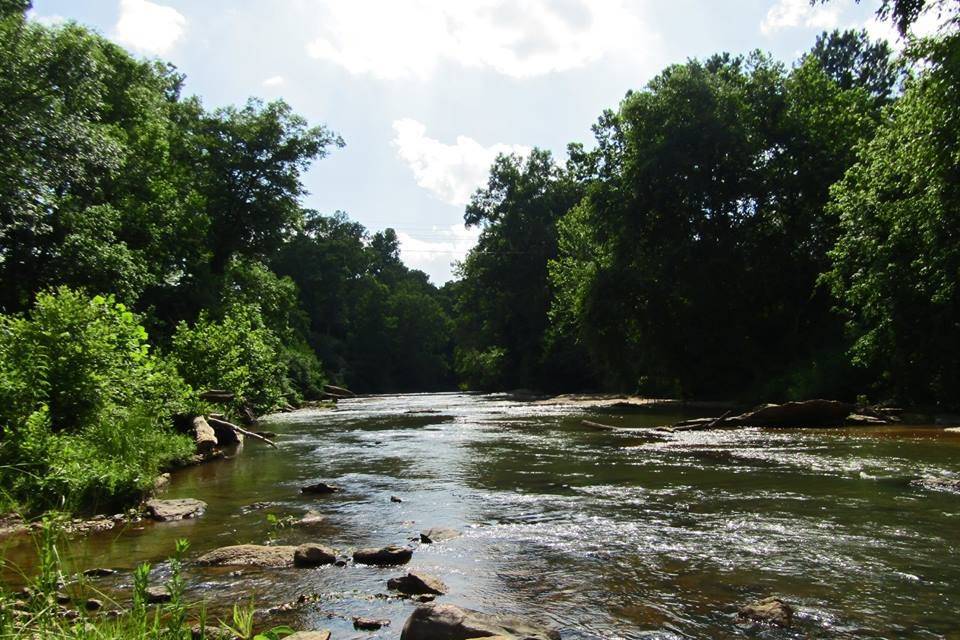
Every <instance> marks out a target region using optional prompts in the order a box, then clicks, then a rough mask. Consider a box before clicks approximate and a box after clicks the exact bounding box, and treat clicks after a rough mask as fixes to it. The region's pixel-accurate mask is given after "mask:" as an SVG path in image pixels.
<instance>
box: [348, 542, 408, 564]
mask: <svg viewBox="0 0 960 640" xmlns="http://www.w3.org/2000/svg"><path fill="white" fill-rule="evenodd" d="M412 557H413V549H409V548H407V547H398V546H396V545H390V546H388V547H382V548H380V549H357V550H356V551H354V552H353V561H354V562H356V563H357V564H372V565H378V566H390V565H397V564H406V563H408V562H410V558H412Z"/></svg>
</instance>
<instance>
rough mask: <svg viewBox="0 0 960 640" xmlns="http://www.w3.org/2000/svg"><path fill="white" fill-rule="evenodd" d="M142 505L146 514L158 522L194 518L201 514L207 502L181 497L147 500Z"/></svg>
mask: <svg viewBox="0 0 960 640" xmlns="http://www.w3.org/2000/svg"><path fill="white" fill-rule="evenodd" d="M144 506H145V507H146V510H147V515H148V516H150V517H151V518H153V519H154V520H159V521H160V522H168V521H170V520H186V519H188V518H196V517H198V516H200V515H202V514H203V511H204V509H206V508H207V503H206V502H204V501H203V500H194V499H193V498H181V499H179V500H147V502H146V504H145V505H144Z"/></svg>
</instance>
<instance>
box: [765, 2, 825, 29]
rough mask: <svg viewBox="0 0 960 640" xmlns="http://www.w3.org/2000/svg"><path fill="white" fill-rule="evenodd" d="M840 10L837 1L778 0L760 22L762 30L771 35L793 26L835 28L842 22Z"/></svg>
mask: <svg viewBox="0 0 960 640" xmlns="http://www.w3.org/2000/svg"><path fill="white" fill-rule="evenodd" d="M839 11H840V10H839V7H838V4H837V3H831V4H825V5H821V4H816V5H811V4H810V0H777V2H776V4H774V5H773V6H772V7H770V10H769V11H767V15H766V16H764V18H763V22H761V23H760V31H761V32H762V33H763V35H765V36H769V35H771V34H773V33H775V32H777V31H780V30H781V29H789V28H793V27H808V28H813V29H835V28H836V27H837V25H838V24H839V22H840V13H839Z"/></svg>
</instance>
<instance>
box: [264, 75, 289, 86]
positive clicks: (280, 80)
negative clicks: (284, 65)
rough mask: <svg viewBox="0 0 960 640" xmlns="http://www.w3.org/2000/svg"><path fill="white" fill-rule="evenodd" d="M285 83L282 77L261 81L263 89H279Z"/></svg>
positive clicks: (271, 77)
mask: <svg viewBox="0 0 960 640" xmlns="http://www.w3.org/2000/svg"><path fill="white" fill-rule="evenodd" d="M285 82H286V79H284V77H283V76H270V77H269V78H267V79H266V80H264V81H263V86H265V87H280V86H283V83H285Z"/></svg>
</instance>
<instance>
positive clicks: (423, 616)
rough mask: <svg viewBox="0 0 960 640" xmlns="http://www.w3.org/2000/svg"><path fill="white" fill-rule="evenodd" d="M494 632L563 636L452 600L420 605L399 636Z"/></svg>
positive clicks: (553, 639) (410, 639)
mask: <svg viewBox="0 0 960 640" xmlns="http://www.w3.org/2000/svg"><path fill="white" fill-rule="evenodd" d="M491 636H496V637H498V638H504V639H505V640H560V634H559V633H557V632H556V631H555V630H553V629H548V628H546V627H541V626H538V625H536V624H533V623H530V622H526V621H524V620H518V619H516V618H510V617H505V616H495V615H490V614H486V613H481V612H479V611H472V610H470V609H463V608H461V607H457V606H455V605H452V604H427V605H423V606H420V607H417V608H416V609H415V610H414V612H413V613H411V614H410V617H409V618H407V622H406V624H404V625H403V633H401V634H400V640H465V639H467V638H491Z"/></svg>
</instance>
